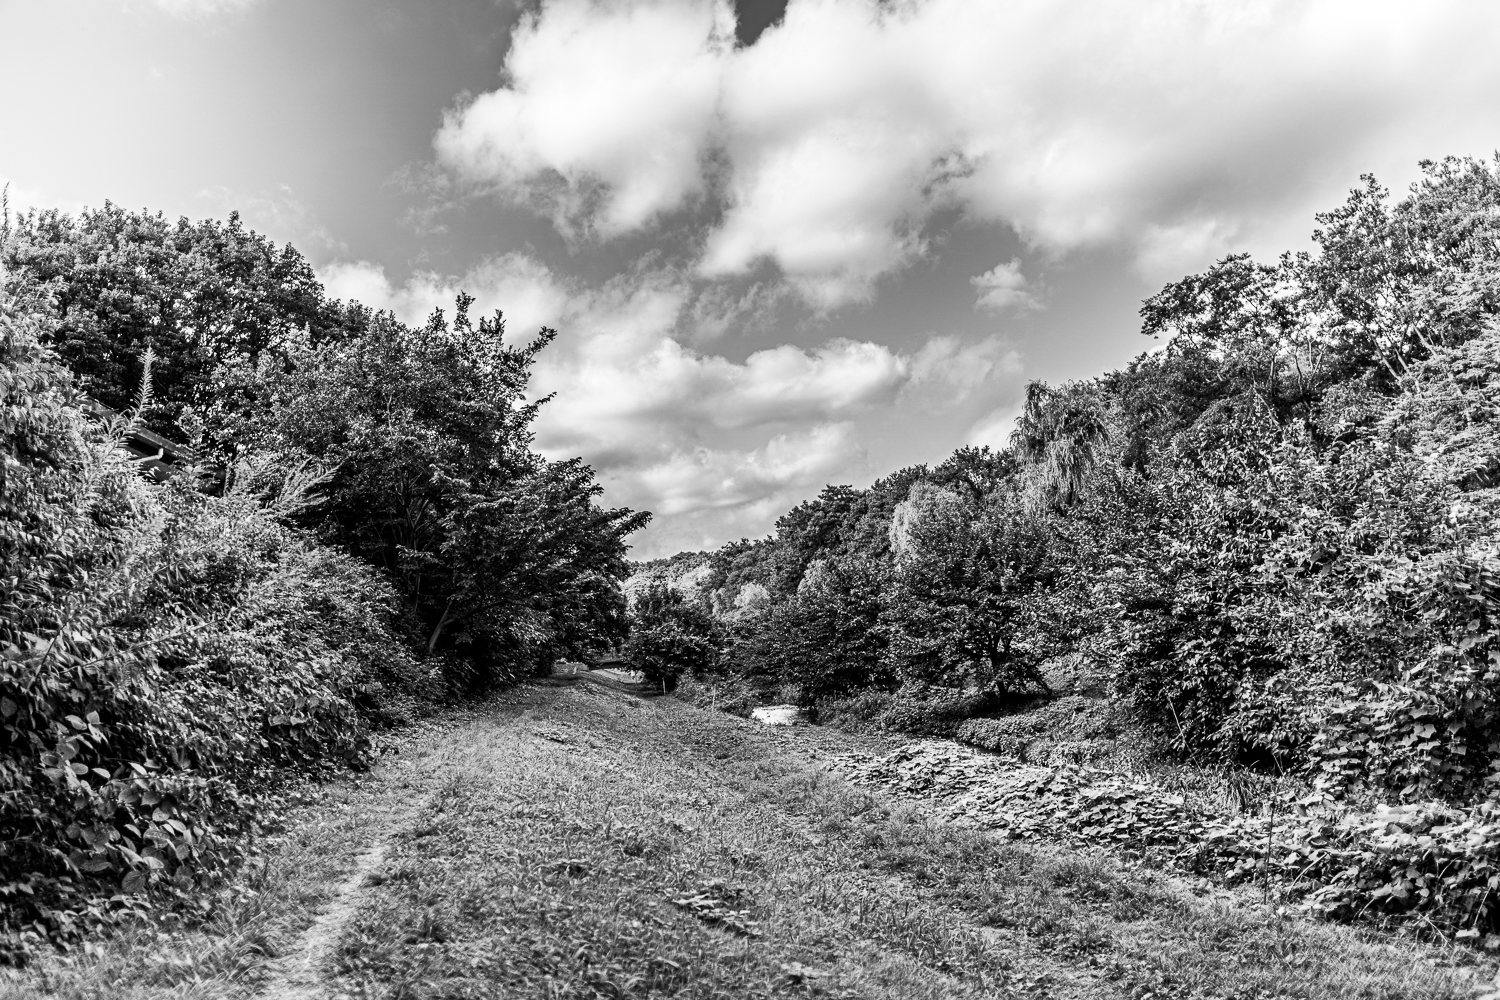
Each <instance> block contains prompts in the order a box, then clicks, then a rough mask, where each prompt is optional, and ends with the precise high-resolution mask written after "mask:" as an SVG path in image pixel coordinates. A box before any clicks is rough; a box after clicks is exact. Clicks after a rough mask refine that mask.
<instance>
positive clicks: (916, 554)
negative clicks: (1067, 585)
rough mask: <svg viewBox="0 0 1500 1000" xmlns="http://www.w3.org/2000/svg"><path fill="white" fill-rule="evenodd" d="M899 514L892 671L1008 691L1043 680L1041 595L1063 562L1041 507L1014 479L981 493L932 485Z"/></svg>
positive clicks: (887, 601) (887, 627)
mask: <svg viewBox="0 0 1500 1000" xmlns="http://www.w3.org/2000/svg"><path fill="white" fill-rule="evenodd" d="M901 513H902V516H901V517H900V518H898V519H897V520H896V521H894V522H893V524H892V535H893V541H894V548H895V549H896V564H895V572H894V574H893V576H892V581H891V586H890V587H889V588H888V590H887V591H886V593H885V595H884V600H883V601H882V612H881V619H880V620H881V627H882V629H883V630H884V631H885V633H886V634H887V636H888V637H889V642H890V650H889V653H888V659H889V661H890V663H891V664H892V666H893V667H894V669H895V671H896V673H897V674H898V675H899V676H900V677H901V679H902V680H903V681H905V682H915V683H928V684H939V685H943V686H948V687H963V686H968V685H972V686H975V687H978V688H980V689H984V690H996V691H1000V692H1002V693H1011V692H1016V691H1021V690H1024V689H1026V688H1028V687H1033V688H1034V687H1044V685H1043V683H1042V679H1041V673H1040V670H1039V669H1038V668H1039V665H1040V664H1041V662H1042V660H1043V659H1044V658H1045V656H1046V654H1047V653H1048V652H1049V651H1050V650H1049V648H1048V646H1047V643H1046V642H1045V628H1044V627H1043V624H1042V622H1041V620H1040V619H1041V616H1040V615H1039V613H1038V612H1039V605H1038V598H1039V597H1040V596H1041V595H1042V594H1043V593H1044V592H1045V591H1046V589H1047V588H1048V587H1049V586H1050V585H1051V584H1052V583H1053V582H1054V580H1055V579H1056V578H1057V576H1058V571H1059V567H1058V563H1057V560H1056V558H1055V556H1054V552H1053V547H1052V538H1051V533H1050V531H1049V530H1048V526H1047V524H1046V522H1045V520H1044V518H1043V515H1041V514H1040V513H1038V512H1035V511H1032V510H1029V509H1028V508H1027V506H1026V505H1025V504H1024V503H1022V502H1021V501H1020V499H1019V498H1018V496H1017V493H1016V491H1015V489H1014V487H1011V486H1007V487H1005V488H1002V489H999V490H997V491H996V492H995V493H992V494H990V495H989V496H987V497H984V498H982V499H980V500H971V499H967V498H964V497H960V496H958V495H957V494H954V493H949V492H947V491H944V490H939V489H936V488H934V487H931V486H927V487H925V488H922V489H916V490H913V491H912V496H911V497H910V498H909V499H908V500H907V503H906V505H905V509H904V510H903V511H902V512H901Z"/></svg>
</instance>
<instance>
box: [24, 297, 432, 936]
mask: <svg viewBox="0 0 1500 1000" xmlns="http://www.w3.org/2000/svg"><path fill="white" fill-rule="evenodd" d="M53 322H54V320H53V318H52V315H51V312H50V309H49V308H48V303H46V302H45V301H44V300H41V299H39V298H36V297H32V298H30V299H23V298H20V297H18V296H17V295H16V294H12V293H11V292H9V291H6V292H5V293H4V294H3V295H0V414H3V416H0V457H3V460H4V466H3V474H0V526H3V532H0V578H3V579H4V580H6V581H7V585H6V587H5V597H4V600H3V602H0V830H3V831H4V834H5V835H4V842H3V846H0V901H3V902H4V904H5V907H4V911H3V912H4V917H3V930H4V932H5V933H6V934H7V935H8V938H7V939H6V943H5V944H4V945H3V950H4V952H5V955H6V957H9V958H12V959H15V958H18V957H19V956H21V955H24V953H25V949H26V947H27V946H28V943H29V942H34V941H36V940H38V939H41V938H45V937H54V938H65V937H67V936H70V935H72V934H74V933H76V932H77V931H78V930H79V929H80V927H81V926H82V925H83V924H85V923H87V922H88V921H90V920H96V919H105V918H108V917H109V916H110V915H111V914H112V913H117V912H128V911H131V910H134V909H136V908H138V906H140V905H141V904H142V903H144V902H145V901H148V900H158V901H160V900H163V899H173V898H176V899H178V900H180V901H182V902H184V903H186V902H189V901H190V900H191V899H192V897H191V896H190V895H188V890H190V889H191V888H192V887H193V885H194V884H195V883H196V882H197V880H198V879H200V878H202V877H203V876H205V875H207V874H210V873H212V872H214V871H216V870H218V869H220V868H222V867H224V866H225V865H227V864H229V863H231V862H232V861H233V860H234V858H235V857H236V855H237V852H238V850H239V848H240V845H241V843H242V838H243V835H244V834H245V833H247V832H249V831H251V830H252V829H253V828H254V827H255V825H256V824H257V822H258V821H259V819H260V818H261V817H262V816H263V807H264V802H265V799H264V796H265V795H266V794H267V793H268V792H270V791H271V789H272V787H273V783H274V779H275V777H276V776H277V775H278V774H280V773H284V772H285V771H286V769H288V768H299V769H307V768H318V767H323V766H327V765H329V764H357V763H358V762H359V761H360V760H361V756H362V752H363V749H364V745H365V732H366V727H367V724H368V716H369V715H375V716H379V715H380V714H381V713H382V712H383V711H384V710H385V709H384V706H385V705H386V704H387V703H388V702H387V699H388V696H389V694H390V693H391V692H392V689H393V688H399V689H402V690H403V691H404V692H405V693H407V694H410V693H413V692H417V691H420V690H421V689H422V687H423V685H424V684H425V683H427V682H428V679H427V678H425V677H424V676H423V671H422V668H421V667H420V666H419V665H418V664H417V663H416V662H415V661H414V660H413V659H412V657H411V655H410V653H409V652H408V650H407V648H406V646H405V645H404V643H403V642H402V641H401V639H400V638H399V622H398V620H397V614H398V609H397V606H396V602H395V600H394V594H393V592H392V590H391V588H390V587H389V586H388V585H387V584H385V583H383V582H382V581H381V580H380V579H379V578H378V576H377V575H376V574H375V572H374V571H372V570H370V569H369V568H367V567H365V566H363V565H361V564H359V563H357V562H355V561H354V560H353V559H351V558H350V557H348V556H344V555H341V554H339V553H336V552H333V551H330V550H327V549H323V548H320V547H318V546H317V545H316V544H315V543H313V542H312V541H311V540H310V539H309V538H307V537H305V536H304V535H302V534H301V533H300V532H298V531H297V530H295V529H293V528H291V527H288V526H287V524H286V523H285V521H284V518H285V516H286V515H287V514H288V513H289V512H291V511H292V510H294V509H296V508H297V507H298V506H299V505H301V504H302V503H303V502H304V500H305V497H304V496H303V495H302V493H303V491H304V487H306V486H307V485H308V483H307V481H306V480H303V481H300V482H299V481H298V480H296V479H295V478H293V479H292V480H285V479H283V481H281V482H280V483H279V484H278V486H277V487H276V488H275V489H274V490H269V491H268V490H267V489H265V488H263V480H264V477H261V476H259V475H257V473H256V469H255V467H253V466H252V465H249V464H247V465H244V466H242V467H241V468H240V469H238V470H236V473H237V474H236V475H235V476H232V477H231V481H232V485H231V486H230V488H229V489H228V490H227V491H225V492H224V494H223V495H221V496H208V495H205V494H204V493H201V492H199V491H198V490H197V489H195V488H194V483H193V480H192V479H191V477H189V476H182V477H179V478H177V479H175V480H172V481H170V482H168V483H167V484H165V485H162V486H154V485H150V484H148V483H147V481H146V480H145V479H144V478H143V477H141V476H140V475H139V473H138V472H137V471H136V468H135V465H134V462H133V461H132V460H131V459H130V458H129V456H128V454H127V452H126V451H125V450H124V448H123V447H122V439H123V436H124V434H125V433H126V431H127V419H126V418H117V419H115V420H112V421H109V422H107V423H105V424H102V425H101V424H99V423H97V422H94V421H92V420H91V419H90V418H88V417H87V416H86V415H85V412H84V410H83V409H82V408H81V405H80V404H81V402H82V400H81V397H80V395H79V394H78V392H77V390H76V389H75V387H74V384H73V380H72V376H71V375H70V373H68V372H67V371H66V370H65V369H64V368H62V367H61V365H60V364H59V363H58V362H57V360H56V358H55V356H54V355H52V354H51V352H50V351H49V350H47V349H46V348H44V347H43V346H42V344H41V341H42V339H43V336H42V335H43V334H44V333H45V332H46V331H47V330H48V329H49V328H50V324H52V323H53ZM147 384H148V386H149V367H148V383H147ZM362 707H363V709H364V712H362V711H361V708H362ZM111 897H112V902H108V903H105V902H100V900H104V899H110V898H111Z"/></svg>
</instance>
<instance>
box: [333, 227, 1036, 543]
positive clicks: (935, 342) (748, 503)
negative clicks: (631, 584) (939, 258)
mask: <svg viewBox="0 0 1500 1000" xmlns="http://www.w3.org/2000/svg"><path fill="white" fill-rule="evenodd" d="M320 276H321V277H322V279H323V281H324V284H325V286H326V287H327V289H328V292H329V294H330V295H333V296H335V297H338V298H344V299H355V300H358V301H360V302H363V303H365V304H366V305H368V306H371V307H374V308H378V309H388V310H390V311H392V312H393V313H395V314H396V316H397V317H398V318H400V319H402V320H405V321H407V322H413V323H416V322H421V321H422V320H423V319H425V317H426V316H428V315H429V314H430V313H431V312H432V310H433V309H434V308H445V309H449V310H451V307H452V301H453V297H454V295H456V294H457V293H458V292H459V291H460V290H463V291H467V292H468V293H469V294H471V295H474V296H475V298H476V305H475V308H476V309H477V310H482V311H484V312H488V311H490V310H492V309H495V308H504V310H505V315H506V318H507V322H508V326H509V328H510V329H511V330H512V331H519V332H521V333H523V334H526V333H529V332H531V331H533V330H535V329H536V328H537V327H540V326H543V325H546V326H552V327H555V328H557V329H558V330H559V331H560V335H559V337H558V339H557V341H556V342H555V343H554V344H553V345H552V346H551V347H549V348H548V349H547V350H546V351H543V352H542V353H541V355H540V356H539V357H538V360H537V365H536V368H535V370H534V375H533V384H532V388H533V391H534V392H535V394H536V395H543V394H548V393H555V394H556V395H555V398H554V399H553V400H552V402H550V403H548V404H547V406H546V407H544V408H543V409H542V412H541V416H540V418H539V419H538V421H537V425H536V431H537V446H538V448H539V449H540V450H541V451H542V452H543V454H546V455H549V456H551V457H555V458H562V457H569V456H573V455H582V456H583V457H584V459H585V460H586V461H588V462H589V463H590V464H591V465H593V466H594V467H595V469H596V470H598V472H599V474H600V478H601V481H602V482H603V483H604V484H605V486H606V488H607V490H608V499H609V502H611V503H618V504H625V505H628V506H632V507H636V508H640V509H647V510H652V511H656V512H658V513H662V514H670V515H674V516H676V515H683V516H686V517H687V520H685V521H683V522H682V524H684V525H688V524H699V525H700V526H701V525H703V524H706V523H707V522H706V521H704V520H703V518H705V517H707V516H708V514H709V512H719V514H718V515H715V517H717V518H718V520H717V521H716V522H715V523H718V524H720V525H721V530H722V525H726V524H739V523H744V524H747V525H749V524H753V525H755V526H756V529H755V530H756V531H757V532H759V531H763V530H765V529H766V528H767V527H768V526H769V525H770V523H771V521H772V520H774V518H775V516H776V514H777V513H779V512H780V510H782V509H784V508H785V507H786V506H787V505H788V504H789V503H792V502H796V500H798V499H801V498H803V497H805V496H806V495H807V494H808V493H811V492H814V491H816V489H817V488H818V487H820V486H821V485H823V483H825V482H827V481H828V479H829V478H830V477H834V476H837V475H848V474H850V473H851V471H853V470H856V469H857V468H859V467H860V465H861V463H862V462H863V461H864V460H865V454H866V452H865V445H864V442H863V441H862V440H861V435H860V429H859V428H860V425H859V420H860V418H861V417H862V416H865V415H868V414H871V413H873V412H875V411H876V410H879V409H881V408H884V407H888V406H890V405H896V406H903V405H917V406H923V407H926V408H933V409H936V408H943V407H946V406H949V405H952V404H953V403H954V402H956V401H960V400H962V399H964V398H967V397H969V396H970V395H972V394H973V393H974V392H975V391H977V390H978V389H979V388H980V387H981V386H982V385H984V384H985V383H986V382H987V380H989V379H990V377H991V375H992V374H993V373H999V372H1010V371H1014V370H1017V369H1018V366H1019V362H1018V360H1017V358H1016V355H1015V352H1014V351H1012V350H1010V349H1009V348H1007V347H1006V346H1005V345H1004V344H1002V343H1001V342H1000V341H999V340H998V339H995V338H990V339H986V340H982V341H978V342H966V341H962V340H960V339H958V338H955V337H931V338H928V339H927V340H926V342H925V343H924V344H923V345H922V346H921V347H920V348H919V349H917V350H915V351H913V352H910V353H907V352H902V351H898V350H894V349H892V348H890V347H887V346H884V345H882V344H877V343H872V342H869V341H859V340H851V339H845V338H835V339H831V340H829V341H827V342H826V343H823V344H821V345H817V346H814V347H809V348H802V347H797V346H794V345H790V344H782V345H778V346H773V347H769V348H765V349H762V350H756V351H752V352H750V353H749V354H747V355H746V356H745V357H743V358H742V359H739V360H734V359H731V358H729V357H726V356H723V355H719V354H713V353H708V352H704V351H701V350H697V349H694V348H693V347H691V346H688V343H689V342H692V341H693V340H694V339H695V337H694V330H693V326H694V324H695V323H696V322H697V321H698V318H699V316H700V315H701V313H702V310H700V309H699V308H698V300H699V297H700V296H701V295H703V294H704V290H703V288H702V286H701V283H699V282H695V281H694V280H693V279H692V278H691V276H687V275H684V274H681V273H678V272H676V271H672V270H644V271H637V272H632V273H629V274H626V275H621V276H619V277H617V278H615V279H614V280H612V281H609V282H606V283H605V284H603V285H600V286H596V287H584V286H582V285H580V284H578V283H575V282H569V281H567V280H565V279H562V278H560V277H559V276H558V275H556V274H555V273H553V272H552V271H551V270H550V269H549V268H547V267H546V266H544V265H542V264H541V263H539V262H538V261H536V260H535V259H534V258H531V257H528V256H525V255H522V254H508V255H505V256H503V257H497V258H494V259H492V260H489V261H486V262H484V263H482V264H481V265H479V266H478V267H476V268H474V269H473V270H471V271H470V272H468V273H467V274H465V275H464V276H462V277H461V278H456V277H452V276H443V275H439V274H435V273H431V272H420V273H417V274H415V275H413V276H412V277H411V278H410V279H408V280H407V281H406V282H404V283H401V284H399V285H398V284H394V283H392V281H391V280H390V279H389V278H388V276H387V275H386V273H385V272H384V270H383V269H382V268H380V267H379V266H377V265H375V264H371V263H369V262H352V263H347V262H346V263H340V264H335V265H331V266H329V267H325V268H323V269H322V270H321V271H320ZM710 312H712V310H710ZM672 530H673V531H676V530H678V529H677V528H673V529H672ZM682 530H688V529H687V528H682ZM694 530H697V529H694Z"/></svg>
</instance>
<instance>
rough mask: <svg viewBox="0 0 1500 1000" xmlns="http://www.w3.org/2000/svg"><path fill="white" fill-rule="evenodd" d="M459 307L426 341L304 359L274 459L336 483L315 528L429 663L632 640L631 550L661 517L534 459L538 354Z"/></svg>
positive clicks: (360, 340)
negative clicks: (389, 603) (381, 581)
mask: <svg viewBox="0 0 1500 1000" xmlns="http://www.w3.org/2000/svg"><path fill="white" fill-rule="evenodd" d="M472 301H473V300H472V299H471V298H469V297H468V296H460V297H459V300H458V308H457V314H456V316H455V318H454V320H453V322H452V324H451V325H450V324H449V323H448V321H447V320H446V318H445V317H444V315H443V314H442V312H441V311H438V312H436V313H434V314H433V316H432V317H431V319H429V321H428V322H427V323H426V324H425V325H424V326H422V327H420V328H416V329H413V328H410V327H407V326H405V325H404V324H401V323H399V322H397V321H396V320H395V319H394V318H392V317H390V316H388V315H381V316H376V317H373V318H372V319H371V321H370V323H369V325H368V327H367V328H366V330H365V331H364V333H363V334H361V335H359V336H356V337H352V338H350V339H348V340H345V341H340V342H331V343H327V344H324V345H322V346H320V347H315V348H310V349H309V350H308V351H307V353H306V354H304V355H303V356H301V357H299V358H298V359H297V367H296V370H295V371H294V372H293V373H292V374H291V375H290V376H288V377H286V378H284V379H279V380H278V381H277V383H276V385H275V386H274V394H275V409H274V419H273V421H272V426H273V434H274V437H275V439H276V443H277V444H278V446H279V447H280V448H282V449H283V450H284V451H287V452H291V453H301V454H304V455H306V456H308V457H309V458H310V459H312V460H313V461H315V462H317V463H319V464H321V465H323V466H325V467H327V468H328V469H330V470H332V472H331V476H332V478H331V481H330V482H329V484H328V488H327V503H326V504H325V505H324V506H323V508H322V513H321V516H322V519H323V520H322V524H321V528H322V531H323V533H324V535H325V536H326V537H328V538H330V539H331V540H334V541H337V542H338V543H339V544H341V545H343V546H345V547H347V548H349V549H351V550H352V551H354V552H356V553H358V554H360V555H362V556H364V557H365V558H367V559H369V560H370V561H371V562H374V563H375V564H377V565H379V566H382V567H383V568H384V569H385V570H386V571H387V572H388V573H389V574H390V575H391V577H392V578H393V579H394V580H395V581H396V583H397V586H398V588H399V589H400V591H401V593H402V594H403V596H404V597H405V598H406V600H407V602H408V605H409V606H410V608H411V609H412V611H413V612H414V613H415V614H417V615H418V616H419V618H420V619H421V620H422V622H423V623H424V625H425V628H426V634H427V648H428V651H429V652H434V651H436V650H437V649H438V648H439V647H440V646H443V645H452V644H454V643H458V644H464V645H467V646H469V647H470V649H471V650H473V651H476V652H478V653H480V654H481V655H482V656H484V657H488V658H500V657H519V658H521V659H542V660H545V659H547V658H548V657H549V656H550V655H552V654H554V653H558V652H563V651H572V652H579V651H581V650H582V649H583V648H584V647H587V646H589V645H592V644H594V643H597V642H600V641H613V640H616V639H619V638H623V636H624V630H625V622H624V603H623V601H624V599H623V596H622V595H621V594H620V592H619V587H618V582H619V581H620V580H621V579H623V578H624V576H625V575H626V574H627V572H628V566H627V564H626V561H625V542H624V539H625V536H627V535H628V534H630V533H631V532H632V531H635V530H636V529H638V528H640V527H642V526H643V525H644V524H645V523H646V521H647V520H648V519H649V517H650V515H649V514H645V513H636V512H632V511H629V510H625V509H614V510H604V509H601V508H600V507H599V506H598V505H597V503H596V500H597V497H598V496H599V494H600V492H601V489H600V487H599V486H598V484H597V483H595V482H594V479H593V473H592V470H590V469H589V468H588V467H587V466H585V465H583V464H582V463H581V462H579V461H577V460H572V461H566V462H549V461H547V460H545V459H543V458H542V457H541V456H539V455H537V454H536V453H535V452H534V451H532V450H531V442H532V432H531V426H530V425H531V422H532V420H533V419H534V418H535V416H536V414H537V411H538V409H539V408H540V407H541V405H542V404H543V403H545V402H546V400H545V399H544V400H535V401H527V399H526V390H527V384H528V380H529V377H530V370H531V365H532V363H533V361H534V360H535V358H536V355H537V353H538V352H539V351H541V350H542V349H543V348H544V347H545V346H546V345H547V344H549V343H550V342H551V341H552V339H553V337H554V333H553V331H551V330H543V331H542V332H541V333H540V334H539V335H538V336H537V337H536V338H535V339H534V340H533V341H532V342H531V343H530V344H528V345H525V346H513V345H511V344H509V343H506V341H505V326H504V322H503V320H502V318H501V317H500V315H499V314H496V315H495V316H494V317H493V318H482V319H481V320H480V321H479V323H477V324H475V323H473V322H472V321H471V320H470V318H469V315H468V308H469V305H470V303H471V302H472Z"/></svg>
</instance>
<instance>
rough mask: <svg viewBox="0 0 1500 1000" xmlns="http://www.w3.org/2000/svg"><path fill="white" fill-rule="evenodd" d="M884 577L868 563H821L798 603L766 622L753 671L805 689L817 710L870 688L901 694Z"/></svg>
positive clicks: (759, 624) (754, 647)
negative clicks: (886, 619)
mask: <svg viewBox="0 0 1500 1000" xmlns="http://www.w3.org/2000/svg"><path fill="white" fill-rule="evenodd" d="M881 590H882V575H881V571H880V569H879V568H878V567H877V566H876V565H875V564H873V563H871V562H869V561H868V560H861V559H830V560H824V561H822V562H819V563H816V564H815V566H814V568H813V569H811V570H810V571H809V572H808V574H807V575H806V577H805V578H804V580H803V583H802V585H801V586H800V587H799V588H798V590H797V593H796V595H795V596H793V597H792V598H790V599H787V600H784V601H782V602H780V603H778V604H775V605H773V606H772V607H771V609H770V610H769V611H768V612H766V613H765V614H764V615H762V616H761V617H760V618H758V619H757V620H756V622H755V624H754V626H753V631H752V633H751V635H750V637H749V639H748V641H747V642H746V643H745V648H744V650H743V652H744V654H745V655H746V657H747V659H748V660H749V661H750V665H751V666H752V667H753V668H755V669H758V670H759V671H761V672H763V673H768V674H771V675H772V676H774V677H776V678H778V679H780V680H783V681H789V682H791V683H794V684H797V685H798V686H799V688H800V689H801V703H802V704H803V705H804V706H807V707H810V706H813V705H815V704H816V703H817V702H818V701H819V700H821V699H823V698H836V697H840V696H842V695H847V694H850V693H852V692H855V691H861V690H864V689H866V688H871V687H873V688H893V687H894V686H895V685H894V683H893V680H894V678H893V677H892V675H891V672H890V671H889V670H888V669H887V668H886V663H885V651H886V641H885V636H884V634H883V633H882V632H881V630H880V628H879V624H880V607H881V600H880V598H881Z"/></svg>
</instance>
